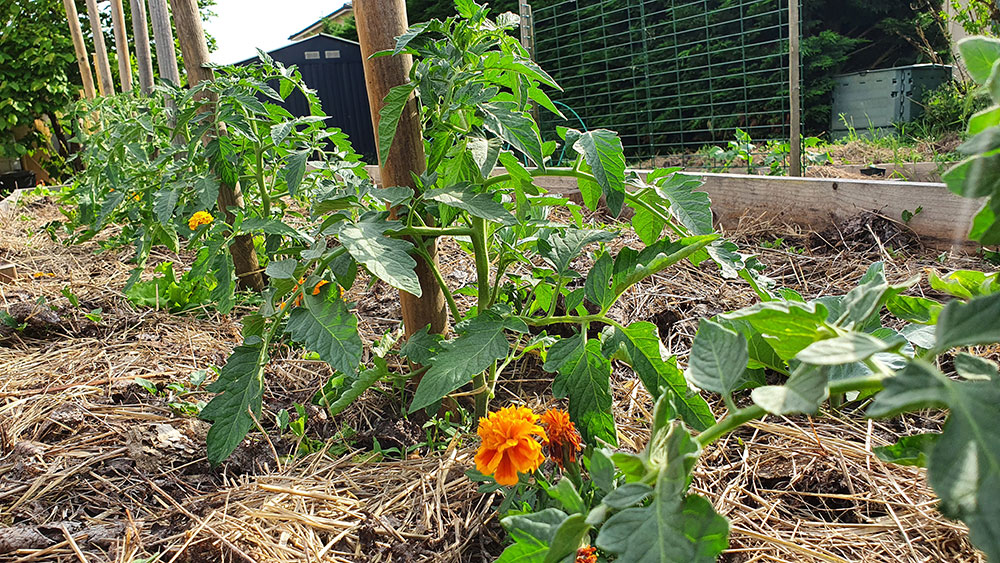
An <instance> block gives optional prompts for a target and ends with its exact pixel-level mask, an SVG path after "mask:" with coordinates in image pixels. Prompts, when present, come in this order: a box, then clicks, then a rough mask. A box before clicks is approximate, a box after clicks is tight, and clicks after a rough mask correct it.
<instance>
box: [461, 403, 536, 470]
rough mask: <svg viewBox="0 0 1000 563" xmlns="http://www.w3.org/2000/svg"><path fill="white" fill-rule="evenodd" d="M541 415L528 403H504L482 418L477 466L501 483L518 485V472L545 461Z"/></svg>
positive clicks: (533, 467)
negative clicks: (523, 405) (515, 404)
mask: <svg viewBox="0 0 1000 563" xmlns="http://www.w3.org/2000/svg"><path fill="white" fill-rule="evenodd" d="M537 421H538V415H537V414H535V413H533V412H531V409H529V408H527V407H505V408H502V409H500V410H498V411H495V412H491V413H489V415H487V417H486V418H480V419H479V430H478V433H479V437H480V438H481V439H482V444H481V445H480V446H479V451H477V452H476V469H478V470H479V472H480V473H483V474H484V475H493V478H494V479H495V480H496V482H497V483H498V484H500V485H516V484H517V474H518V473H530V472H532V471H534V470H536V469H538V466H540V465H541V464H542V462H543V461H545V455H544V454H542V445H541V444H539V443H538V441H536V440H535V439H534V436H540V437H541V438H542V439H543V440H544V439H545V430H542V427H541V426H539V425H538V424H537Z"/></svg>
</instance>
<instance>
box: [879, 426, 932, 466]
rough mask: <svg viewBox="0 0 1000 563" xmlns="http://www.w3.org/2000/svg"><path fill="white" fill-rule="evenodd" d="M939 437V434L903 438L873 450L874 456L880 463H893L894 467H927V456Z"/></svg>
mask: <svg viewBox="0 0 1000 563" xmlns="http://www.w3.org/2000/svg"><path fill="white" fill-rule="evenodd" d="M940 437H941V435H940V434H914V435H912V436H903V437H902V438H900V439H899V440H897V441H896V443H895V444H892V445H891V446H879V447H877V448H875V449H874V452H875V456H876V457H878V458H879V459H881V460H882V461H887V462H889V463H895V464H896V465H911V466H915V467H927V454H928V453H929V452H930V450H931V448H932V447H933V446H934V443H935V442H936V441H937V439H938V438H940Z"/></svg>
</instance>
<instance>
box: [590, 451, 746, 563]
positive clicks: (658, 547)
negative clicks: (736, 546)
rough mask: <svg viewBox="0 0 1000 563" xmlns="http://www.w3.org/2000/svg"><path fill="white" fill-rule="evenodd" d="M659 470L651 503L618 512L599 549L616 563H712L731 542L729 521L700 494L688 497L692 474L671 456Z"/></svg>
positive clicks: (599, 537)
mask: <svg viewBox="0 0 1000 563" xmlns="http://www.w3.org/2000/svg"><path fill="white" fill-rule="evenodd" d="M665 465H666V467H664V468H662V469H660V470H659V471H658V476H657V479H656V489H655V496H654V497H653V500H652V502H651V503H650V504H649V506H645V507H642V508H627V509H625V510H622V511H621V512H619V513H617V514H615V515H613V516H612V517H611V518H609V519H608V520H607V522H605V523H604V525H603V526H602V527H601V531H600V532H599V533H598V534H597V541H596V542H595V544H596V545H597V547H599V548H601V549H603V550H605V551H609V552H611V553H614V554H616V555H617V558H616V559H615V561H616V563H654V562H657V563H711V562H714V561H715V560H716V558H717V557H718V556H719V554H721V553H722V551H723V550H724V549H726V548H727V547H728V546H729V522H728V521H727V520H726V519H725V518H724V517H722V516H720V515H719V514H718V513H716V512H715V510H714V509H713V508H712V503H710V502H709V501H708V500H707V499H705V498H702V497H700V496H696V495H687V496H685V494H684V493H685V490H686V488H687V479H688V475H687V472H686V471H684V470H683V469H677V468H678V467H679V466H681V467H683V465H682V464H681V463H680V460H676V461H674V459H671V457H670V456H668V460H667V461H666V463H665Z"/></svg>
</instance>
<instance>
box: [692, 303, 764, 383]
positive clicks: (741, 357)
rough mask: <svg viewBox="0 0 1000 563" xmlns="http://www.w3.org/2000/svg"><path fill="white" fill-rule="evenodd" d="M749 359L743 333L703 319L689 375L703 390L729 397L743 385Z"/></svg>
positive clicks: (695, 339)
mask: <svg viewBox="0 0 1000 563" xmlns="http://www.w3.org/2000/svg"><path fill="white" fill-rule="evenodd" d="M749 359H750V356H749V353H748V352H747V341H746V339H745V338H743V335H742V334H739V333H737V332H734V331H732V330H729V329H727V328H725V327H723V326H722V325H720V324H718V323H714V322H712V321H710V320H708V319H701V322H700V323H698V332H697V334H696V335H695V338H694V342H693V343H692V344H691V356H690V358H689V359H688V369H687V378H688V380H689V381H691V383H693V384H695V385H696V386H698V387H700V388H701V389H704V390H706V391H712V392H713V393H719V394H720V395H723V396H726V397H729V396H730V395H732V392H733V391H735V390H737V389H739V388H740V387H741V386H742V384H743V372H744V370H746V367H747V361H748V360H749Z"/></svg>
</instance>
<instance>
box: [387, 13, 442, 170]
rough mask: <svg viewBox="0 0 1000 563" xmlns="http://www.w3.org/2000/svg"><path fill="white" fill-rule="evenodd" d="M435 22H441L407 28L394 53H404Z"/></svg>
mask: <svg viewBox="0 0 1000 563" xmlns="http://www.w3.org/2000/svg"><path fill="white" fill-rule="evenodd" d="M435 23H437V24H440V22H437V21H435V20H431V21H428V22H423V23H418V24H414V25H411V26H410V28H409V29H407V30H406V32H405V33H403V34H402V35H400V36H399V37H397V38H396V48H395V49H394V50H393V51H392V54H393V55H398V54H400V53H402V52H403V50H405V49H406V46H407V45H409V44H410V41H413V39H414V38H416V37H417V36H419V35H420V34H421V33H423V32H424V30H426V29H427V28H428V27H430V26H432V25H433V24H435ZM379 152H381V151H379Z"/></svg>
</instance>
